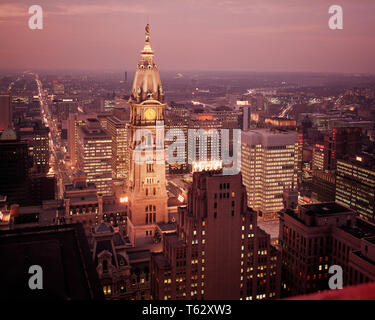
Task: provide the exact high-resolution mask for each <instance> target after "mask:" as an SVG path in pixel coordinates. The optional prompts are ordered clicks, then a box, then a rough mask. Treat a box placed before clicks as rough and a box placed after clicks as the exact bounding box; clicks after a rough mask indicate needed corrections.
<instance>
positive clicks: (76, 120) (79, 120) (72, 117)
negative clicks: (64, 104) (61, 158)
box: [67, 113, 95, 167]
mask: <svg viewBox="0 0 375 320" xmlns="http://www.w3.org/2000/svg"><path fill="white" fill-rule="evenodd" d="M94 117H95V116H94V115H90V114H78V113H70V114H69V117H68V120H67V122H68V130H67V131H68V152H69V156H70V163H71V165H72V166H74V167H75V166H77V161H78V132H79V127H81V126H85V125H86V121H87V119H90V118H94Z"/></svg>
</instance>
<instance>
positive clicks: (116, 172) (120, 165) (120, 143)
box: [107, 115, 129, 179]
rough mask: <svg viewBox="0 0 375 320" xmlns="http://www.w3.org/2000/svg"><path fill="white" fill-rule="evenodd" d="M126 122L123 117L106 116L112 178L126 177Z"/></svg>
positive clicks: (127, 147)
mask: <svg viewBox="0 0 375 320" xmlns="http://www.w3.org/2000/svg"><path fill="white" fill-rule="evenodd" d="M128 124H129V122H128V121H126V120H125V119H119V118H118V117H116V116H115V115H113V116H110V117H108V120H107V131H108V133H109V134H110V135H111V137H112V174H113V178H117V179H127V177H128V172H129V140H128Z"/></svg>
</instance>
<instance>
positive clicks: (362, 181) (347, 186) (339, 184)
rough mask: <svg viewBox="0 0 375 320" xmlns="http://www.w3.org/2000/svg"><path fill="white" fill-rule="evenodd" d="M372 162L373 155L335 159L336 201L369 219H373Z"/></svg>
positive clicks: (374, 173)
mask: <svg viewBox="0 0 375 320" xmlns="http://www.w3.org/2000/svg"><path fill="white" fill-rule="evenodd" d="M374 163H375V161H374V158H373V157H366V156H365V155H360V156H356V157H354V158H351V159H349V160H337V166H336V202H337V203H340V204H341V205H343V206H346V207H348V208H351V209H353V210H356V211H357V212H358V213H359V214H360V216H361V217H362V218H363V219H365V220H371V221H375V165H374Z"/></svg>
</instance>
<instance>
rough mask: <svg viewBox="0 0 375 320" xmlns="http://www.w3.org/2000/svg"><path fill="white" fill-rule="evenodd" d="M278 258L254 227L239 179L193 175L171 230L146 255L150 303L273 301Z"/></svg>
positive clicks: (209, 173)
mask: <svg viewBox="0 0 375 320" xmlns="http://www.w3.org/2000/svg"><path fill="white" fill-rule="evenodd" d="M279 275H280V274H279V254H278V251H277V250H276V249H275V248H274V247H273V246H271V245H270V237H269V235H268V234H266V233H265V232H264V231H263V230H261V229H260V228H258V227H257V215H256V213H255V212H254V211H252V210H251V209H250V208H249V207H248V206H247V202H246V190H245V187H244V186H243V185H242V181H241V175H240V174H237V175H228V176H225V175H222V173H221V172H218V171H206V172H196V173H194V178H193V185H192V187H191V189H190V190H189V194H188V205H187V206H185V207H180V208H179V217H178V222H177V232H175V233H170V234H166V235H164V237H163V252H162V253H154V254H153V255H152V257H151V294H152V298H153V299H157V300H158V299H161V300H167V299H172V300H174V299H189V300H190V299H198V300H201V299H205V300H207V299H223V300H224V299H229V300H233V299H243V300H255V299H272V298H278V297H279V288H280V277H279Z"/></svg>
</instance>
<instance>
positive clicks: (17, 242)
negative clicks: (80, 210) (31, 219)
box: [0, 224, 104, 300]
mask: <svg viewBox="0 0 375 320" xmlns="http://www.w3.org/2000/svg"><path fill="white" fill-rule="evenodd" d="M32 265H39V266H41V268H42V270H43V289H35V290H31V289H30V288H29V286H28V282H29V279H30V277H31V276H32V274H29V273H28V271H29V268H30V266H32ZM0 283H1V288H2V290H0V299H20V300H25V299H27V300H90V299H104V295H103V291H102V289H101V285H100V282H99V279H98V275H97V273H96V270H95V266H94V263H93V261H92V259H91V256H90V250H89V246H88V243H87V239H86V237H85V234H84V230H83V228H82V226H81V224H71V225H60V226H46V227H35V228H24V229H15V230H7V231H0Z"/></svg>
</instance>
